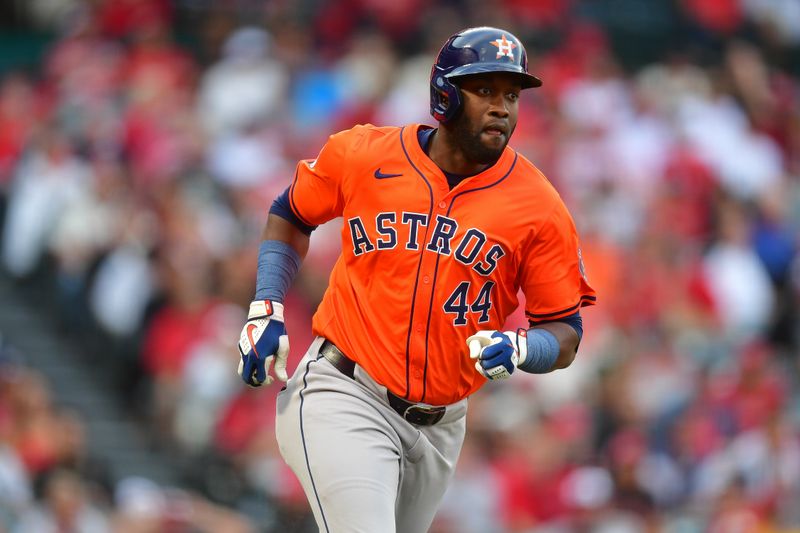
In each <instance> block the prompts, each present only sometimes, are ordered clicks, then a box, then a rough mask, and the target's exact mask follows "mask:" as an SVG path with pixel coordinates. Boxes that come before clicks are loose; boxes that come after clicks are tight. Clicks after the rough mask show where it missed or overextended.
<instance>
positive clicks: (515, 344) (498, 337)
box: [467, 330, 525, 381]
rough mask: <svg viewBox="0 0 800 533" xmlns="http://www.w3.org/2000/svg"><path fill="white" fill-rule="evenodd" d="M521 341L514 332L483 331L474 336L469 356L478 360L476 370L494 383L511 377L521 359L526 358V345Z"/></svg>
mask: <svg viewBox="0 0 800 533" xmlns="http://www.w3.org/2000/svg"><path fill="white" fill-rule="evenodd" d="M523 331H524V330H523ZM519 339H520V335H519V334H518V333H515V332H513V331H507V332H505V333H503V332H501V331H493V330H483V331H479V332H477V333H476V334H475V335H472V336H471V337H470V338H468V339H467V346H469V356H470V357H471V358H472V359H475V360H476V361H475V369H476V370H477V371H478V372H480V374H481V375H482V376H483V377H485V378H486V379H489V380H492V381H496V380H501V379H507V378H509V377H511V374H513V373H514V370H516V368H517V366H518V365H519V363H520V359H522V360H524V358H525V353H524V352H525V348H524V346H525V343H524V340H523V342H520V341H519ZM523 339H524V337H523ZM521 352H522V353H521Z"/></svg>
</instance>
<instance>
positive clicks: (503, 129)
mask: <svg viewBox="0 0 800 533" xmlns="http://www.w3.org/2000/svg"><path fill="white" fill-rule="evenodd" d="M483 133H485V134H486V135H489V136H490V137H505V136H507V135H508V126H506V125H505V124H502V123H498V122H495V123H492V124H489V125H488V126H486V127H485V128H483Z"/></svg>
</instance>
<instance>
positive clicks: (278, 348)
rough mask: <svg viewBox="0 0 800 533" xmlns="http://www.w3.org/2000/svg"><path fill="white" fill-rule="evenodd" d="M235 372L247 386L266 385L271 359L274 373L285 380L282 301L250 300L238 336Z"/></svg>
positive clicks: (286, 348) (286, 350)
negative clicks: (236, 368) (244, 321)
mask: <svg viewBox="0 0 800 533" xmlns="http://www.w3.org/2000/svg"><path fill="white" fill-rule="evenodd" d="M239 355H241V356H242V357H241V360H240V361H239V375H240V376H241V377H242V380H243V381H244V382H245V383H247V384H248V385H250V386H251V387H260V386H261V385H262V384H263V383H266V384H267V385H269V384H270V383H272V382H273V381H274V378H273V377H272V376H270V375H269V369H270V367H271V366H272V361H273V359H274V360H275V375H276V376H277V377H278V379H279V380H281V381H286V380H287V379H288V377H287V376H286V359H287V358H288V356H289V337H288V335H286V326H285V325H284V324H283V304H282V303H279V302H272V301H270V300H256V301H254V302H251V303H250V312H249V313H247V324H245V325H244V328H243V329H242V334H241V335H240V336H239Z"/></svg>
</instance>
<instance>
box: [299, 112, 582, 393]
mask: <svg viewBox="0 0 800 533" xmlns="http://www.w3.org/2000/svg"><path fill="white" fill-rule="evenodd" d="M419 128H428V126H423V125H409V126H406V127H404V128H396V127H375V126H372V125H369V124H368V125H364V126H356V127H354V128H353V129H350V130H346V131H343V132H340V133H337V134H335V135H332V136H331V137H330V138H329V140H328V142H327V143H326V145H325V146H324V147H323V148H322V151H321V152H320V153H319V156H318V157H317V159H315V160H308V161H301V162H300V163H299V164H298V166H297V172H296V174H295V178H294V182H293V184H292V185H291V187H290V190H289V200H290V205H291V207H292V210H293V212H294V213H295V215H297V217H298V218H299V219H300V220H302V221H303V222H305V223H306V224H308V225H312V226H313V225H319V224H322V223H324V222H327V221H328V220H331V219H333V218H336V217H340V216H341V217H343V220H344V225H343V229H342V253H341V256H340V257H339V258H338V260H337V262H336V264H335V265H334V267H333V270H332V272H331V276H330V282H329V286H328V289H327V291H326V292H325V295H324V297H323V300H322V303H321V304H320V306H319V308H318V309H317V312H316V313H315V315H314V318H313V322H312V329H313V332H314V333H315V334H316V335H320V336H323V337H325V338H327V339H329V340H330V341H331V342H333V343H334V344H336V345H337V346H338V347H339V348H340V349H341V350H342V351H343V352H344V353H345V354H347V355H348V356H349V357H350V358H352V359H353V360H355V361H356V362H357V363H358V364H359V365H360V366H361V367H363V368H364V369H365V370H366V371H367V372H368V373H369V374H370V376H372V377H373V379H375V380H376V381H378V382H379V383H381V384H383V385H384V386H386V387H387V388H388V389H389V390H391V391H392V392H394V393H395V394H396V395H398V396H402V397H404V398H406V399H408V400H409V401H412V402H425V403H429V404H433V405H445V404H449V403H453V402H455V401H457V400H460V399H462V398H464V397H465V396H468V395H469V394H471V393H473V392H474V391H475V390H477V389H478V388H480V387H481V385H483V384H484V383H485V381H486V380H485V378H483V377H482V376H481V375H480V374H479V373H478V372H476V371H475V367H474V366H473V365H474V361H472V360H471V359H470V358H469V350H468V349H467V344H466V339H467V337H469V336H470V335H472V334H473V333H475V332H476V331H478V330H481V329H500V328H502V327H503V324H504V323H505V320H506V318H507V317H508V315H509V314H511V313H512V312H513V311H514V309H516V307H517V306H518V305H519V302H518V300H517V294H518V292H519V289H520V288H522V292H523V294H524V295H525V310H526V315H527V317H528V318H529V319H530V320H532V321H534V322H535V321H544V320H553V319H558V318H560V317H565V316H567V315H570V314H573V313H575V312H576V311H577V310H578V309H579V308H580V307H581V306H584V305H589V304H592V303H594V301H595V293H594V290H593V289H592V288H591V287H590V286H589V284H588V283H587V281H586V278H585V276H584V274H583V265H582V264H581V259H580V250H579V244H578V236H577V232H576V230H575V225H574V223H573V221H572V218H571V216H570V214H569V212H568V211H567V208H566V206H565V205H564V203H563V201H562V200H561V198H560V196H559V195H558V193H557V192H556V190H555V189H554V188H553V186H552V185H551V184H550V182H549V181H548V180H547V179H546V178H545V177H544V175H543V174H542V173H541V172H540V171H539V170H538V169H537V168H536V167H535V166H533V164H531V163H530V162H529V161H528V160H527V159H525V158H524V157H523V156H521V155H519V154H518V153H516V152H515V151H514V150H512V149H511V148H509V147H506V149H505V151H504V152H503V154H502V155H501V157H500V159H499V160H498V161H497V162H496V163H495V164H494V165H493V166H491V167H490V168H488V169H486V170H485V171H483V172H481V173H480V174H477V175H475V176H471V177H469V178H467V179H465V180H463V181H462V182H461V183H459V184H458V185H457V186H456V187H454V188H453V189H452V190H450V188H449V186H448V184H447V180H446V178H445V176H444V174H443V173H442V171H441V169H439V167H437V166H436V164H435V163H434V162H433V161H432V160H431V159H430V158H429V157H428V156H427V155H426V154H425V152H424V151H423V150H422V147H421V146H420V145H419V141H418V139H417V131H418V129H419Z"/></svg>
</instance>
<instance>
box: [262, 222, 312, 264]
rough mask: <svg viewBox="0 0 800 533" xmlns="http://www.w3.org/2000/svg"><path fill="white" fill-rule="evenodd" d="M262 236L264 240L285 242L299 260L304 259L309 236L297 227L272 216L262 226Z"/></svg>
mask: <svg viewBox="0 0 800 533" xmlns="http://www.w3.org/2000/svg"><path fill="white" fill-rule="evenodd" d="M262 236H263V238H264V240H276V241H282V242H285V243H286V244H288V245H289V246H291V247H292V248H294V250H295V251H296V252H297V254H298V255H299V256H300V258H301V259H303V258H305V256H306V252H308V245H309V242H310V240H311V239H310V238H309V236H308V235H306V234H305V233H303V232H302V231H300V229H299V228H298V227H297V226H295V225H294V224H292V223H291V222H289V221H288V220H286V219H284V218H281V217H279V216H277V215H273V214H270V215H269V216H268V217H267V224H266V225H265V226H264V232H263V234H262Z"/></svg>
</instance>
